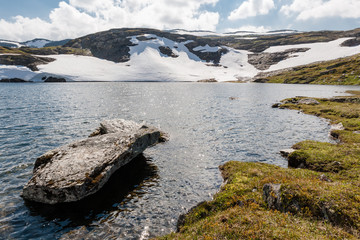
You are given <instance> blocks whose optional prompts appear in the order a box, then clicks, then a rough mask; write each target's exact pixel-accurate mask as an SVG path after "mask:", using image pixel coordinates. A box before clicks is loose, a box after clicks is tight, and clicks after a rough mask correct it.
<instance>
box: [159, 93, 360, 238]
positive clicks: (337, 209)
mask: <svg viewBox="0 0 360 240" xmlns="http://www.w3.org/2000/svg"><path fill="white" fill-rule="evenodd" d="M347 93H351V94H353V95H352V96H346V97H333V98H327V99H319V98H317V99H316V101H318V102H319V103H318V104H317V103H315V102H313V104H306V103H301V102H300V103H299V101H300V100H301V99H303V98H292V99H286V100H283V101H282V103H281V105H280V106H281V108H286V109H292V110H301V111H302V112H304V113H305V114H311V115H315V116H318V117H323V118H326V119H328V120H329V121H330V123H331V124H339V123H340V122H342V124H343V128H340V129H332V130H331V136H333V137H337V139H338V140H339V142H340V143H336V144H332V143H324V142H315V141H309V140H307V141H303V142H300V143H297V144H295V145H294V146H293V148H294V149H295V151H294V152H292V153H290V154H289V155H288V157H287V158H288V162H289V168H281V167H277V166H274V165H270V164H263V163H249V162H248V163H246V162H235V161H231V162H227V163H225V164H224V165H222V166H220V167H219V168H220V170H221V174H222V176H223V179H224V184H223V185H222V187H221V189H220V191H219V192H218V193H216V194H215V195H214V198H213V200H212V201H207V202H202V203H199V204H198V205H197V206H195V207H194V208H192V209H191V210H190V211H189V212H188V213H186V214H184V215H182V216H181V217H180V218H179V221H178V231H177V232H176V233H171V234H169V235H166V236H163V237H160V238H159V239H192V238H197V237H205V238H206V237H208V238H211V239H214V238H238V239H249V238H251V239H253V238H266V239H268V238H280V239H289V238H295V239H329V238H332V239H334V238H342V239H343V238H346V239H357V238H359V237H360V231H359V230H360V224H359V222H360V214H359V210H360V198H359V197H356V196H360V191H359V190H358V188H357V187H356V186H358V184H359V183H360V178H359V172H360V161H359V156H360V134H359V130H360V120H359V114H360V92H359V91H348V92H347ZM294 99H296V101H295V100H294ZM336 111H340V112H336ZM341 111H342V112H341ZM294 222H296V224H294ZM295 225H296V226H295Z"/></svg>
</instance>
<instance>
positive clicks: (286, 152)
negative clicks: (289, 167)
mask: <svg viewBox="0 0 360 240" xmlns="http://www.w3.org/2000/svg"><path fill="white" fill-rule="evenodd" d="M293 152H295V149H293V148H290V149H283V150H280V154H281V156H283V157H285V158H287V157H288V156H289V155H290V154H291V153H293Z"/></svg>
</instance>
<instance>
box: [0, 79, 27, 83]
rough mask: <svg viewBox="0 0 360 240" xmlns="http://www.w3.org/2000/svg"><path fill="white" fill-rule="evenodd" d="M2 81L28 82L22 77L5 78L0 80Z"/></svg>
mask: <svg viewBox="0 0 360 240" xmlns="http://www.w3.org/2000/svg"><path fill="white" fill-rule="evenodd" d="M0 82H7V83H10V82H11V83H24V82H28V81H25V80H24V79H21V78H3V79H1V80H0Z"/></svg>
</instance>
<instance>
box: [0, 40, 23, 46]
mask: <svg viewBox="0 0 360 240" xmlns="http://www.w3.org/2000/svg"><path fill="white" fill-rule="evenodd" d="M0 46H11V47H16V48H19V47H23V46H24V45H22V44H21V43H19V42H15V41H8V40H0Z"/></svg>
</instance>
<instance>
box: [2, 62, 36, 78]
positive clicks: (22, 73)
mask: <svg viewBox="0 0 360 240" xmlns="http://www.w3.org/2000/svg"><path fill="white" fill-rule="evenodd" d="M36 75H37V73H36V72H33V71H31V70H30V69H29V68H27V67H23V66H8V65H0V79H4V78H20V79H23V80H25V81H29V80H31V79H32V78H33V77H35V76H36Z"/></svg>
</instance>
